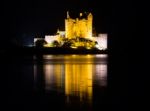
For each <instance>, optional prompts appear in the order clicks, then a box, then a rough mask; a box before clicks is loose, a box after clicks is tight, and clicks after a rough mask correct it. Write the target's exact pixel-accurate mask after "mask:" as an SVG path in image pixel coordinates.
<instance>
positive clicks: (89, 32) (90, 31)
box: [87, 13, 93, 37]
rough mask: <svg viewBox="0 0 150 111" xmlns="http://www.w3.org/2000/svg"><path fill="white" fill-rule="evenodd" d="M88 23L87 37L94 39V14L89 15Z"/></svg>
mask: <svg viewBox="0 0 150 111" xmlns="http://www.w3.org/2000/svg"><path fill="white" fill-rule="evenodd" d="M87 20H88V23H87V25H88V26H87V28H88V35H87V37H92V30H93V29H92V24H93V15H92V13H89V15H88V19H87Z"/></svg>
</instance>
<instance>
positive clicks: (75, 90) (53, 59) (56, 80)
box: [34, 54, 107, 104]
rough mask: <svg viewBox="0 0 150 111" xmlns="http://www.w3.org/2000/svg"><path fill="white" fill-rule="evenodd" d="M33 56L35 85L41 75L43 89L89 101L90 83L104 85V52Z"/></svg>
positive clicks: (105, 75) (79, 100)
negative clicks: (96, 53)
mask: <svg viewBox="0 0 150 111" xmlns="http://www.w3.org/2000/svg"><path fill="white" fill-rule="evenodd" d="M34 59H35V63H34V76H35V87H37V82H38V81H39V80H38V79H41V78H43V80H41V81H44V83H43V84H44V90H45V91H46V92H51V91H55V92H58V93H62V94H65V96H66V102H68V103H71V102H72V101H78V102H85V103H89V104H92V98H93V85H94V84H97V85H99V86H101V87H104V86H106V83H107V81H106V78H107V55H105V54H99V55H43V56H42V57H40V58H39V57H36V56H35V57H34ZM38 75H40V76H38ZM41 76H43V77H41ZM39 77H41V78H39Z"/></svg>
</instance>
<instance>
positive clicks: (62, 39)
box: [34, 12, 107, 50]
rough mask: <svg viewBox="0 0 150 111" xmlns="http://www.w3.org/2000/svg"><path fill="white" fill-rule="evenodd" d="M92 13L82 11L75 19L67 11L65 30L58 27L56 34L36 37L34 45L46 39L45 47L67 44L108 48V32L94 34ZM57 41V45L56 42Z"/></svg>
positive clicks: (68, 45)
mask: <svg viewBox="0 0 150 111" xmlns="http://www.w3.org/2000/svg"><path fill="white" fill-rule="evenodd" d="M92 25H93V15H92V13H86V12H85V13H80V14H79V17H78V18H76V19H73V18H71V17H70V15H69V12H67V18H66V19H65V31H60V30H59V29H58V31H57V33H56V34H55V35H45V38H34V46H36V43H37V41H42V40H43V41H46V44H43V45H42V46H44V47H56V46H57V47H62V46H65V47H66V45H67V47H70V48H78V47H85V48H87V49H92V48H98V49H100V50H106V49H107V34H98V36H97V37H94V36H93V32H92V30H93V29H92V27H93V26H92ZM56 42H57V44H59V45H56V44H55V43H56Z"/></svg>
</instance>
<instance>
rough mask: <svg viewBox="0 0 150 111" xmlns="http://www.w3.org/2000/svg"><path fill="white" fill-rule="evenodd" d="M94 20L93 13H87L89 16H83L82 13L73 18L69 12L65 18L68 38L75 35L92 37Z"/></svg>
mask: <svg viewBox="0 0 150 111" xmlns="http://www.w3.org/2000/svg"><path fill="white" fill-rule="evenodd" d="M92 20H93V16H92V14H91V13H89V14H88V15H87V18H83V14H82V13H80V17H79V18H76V19H72V18H70V16H69V12H67V19H65V31H66V32H65V34H66V35H65V36H66V38H68V39H72V38H75V37H83V38H91V37H92Z"/></svg>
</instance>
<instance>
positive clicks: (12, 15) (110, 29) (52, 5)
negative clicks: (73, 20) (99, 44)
mask: <svg viewBox="0 0 150 111" xmlns="http://www.w3.org/2000/svg"><path fill="white" fill-rule="evenodd" d="M133 4H134V3H133V2H131V1H108V0H53V1H52V0H47V1H44V0H41V1H38V0H20V1H17V0H14V1H3V3H2V12H3V13H2V18H3V22H2V24H3V25H2V27H3V29H4V31H5V32H4V35H5V37H1V40H7V41H9V42H10V43H18V44H19V42H20V43H21V42H22V43H23V42H24V41H29V42H31V41H32V39H33V37H44V35H45V34H55V33H56V31H57V29H58V28H59V29H60V30H64V27H65V24H64V19H65V18H66V11H69V12H70V16H71V17H78V14H79V12H85V11H86V12H92V13H93V16H94V20H93V22H94V23H93V27H94V29H95V30H96V32H97V33H108V34H119V31H121V32H122V31H123V32H126V31H125V30H126V29H128V27H130V25H131V24H130V23H131V20H130V19H133V16H134V14H135V12H134V7H133ZM31 38H32V39H31Z"/></svg>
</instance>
